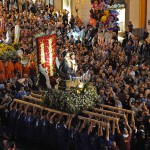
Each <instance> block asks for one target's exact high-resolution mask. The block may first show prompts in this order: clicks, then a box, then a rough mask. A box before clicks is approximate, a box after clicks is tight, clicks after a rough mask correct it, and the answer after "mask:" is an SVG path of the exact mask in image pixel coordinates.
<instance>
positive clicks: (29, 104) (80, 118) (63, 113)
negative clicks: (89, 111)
mask: <svg viewBox="0 0 150 150" xmlns="http://www.w3.org/2000/svg"><path fill="white" fill-rule="evenodd" d="M13 102H15V103H20V104H24V105H28V106H33V107H36V108H39V109H42V110H47V111H48V112H53V113H57V114H61V115H66V116H70V114H68V113H65V112H61V111H58V110H54V109H50V108H45V107H43V106H40V105H37V104H33V103H30V102H26V101H22V100H19V99H14V101H13ZM74 116H75V115H72V117H74ZM78 119H79V120H86V121H88V122H93V123H96V124H98V125H101V126H103V127H107V126H108V125H109V123H106V122H102V121H98V120H95V119H91V118H87V117H82V116H78Z"/></svg>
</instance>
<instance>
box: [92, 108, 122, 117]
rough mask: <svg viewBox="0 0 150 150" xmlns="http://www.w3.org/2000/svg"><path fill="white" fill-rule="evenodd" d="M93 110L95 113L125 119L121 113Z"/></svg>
mask: <svg viewBox="0 0 150 150" xmlns="http://www.w3.org/2000/svg"><path fill="white" fill-rule="evenodd" d="M93 110H94V111H95V112H100V113H105V114H108V115H112V116H114V117H117V118H120V117H123V118H124V115H123V114H119V113H116V112H112V111H108V110H103V109H99V108H93Z"/></svg>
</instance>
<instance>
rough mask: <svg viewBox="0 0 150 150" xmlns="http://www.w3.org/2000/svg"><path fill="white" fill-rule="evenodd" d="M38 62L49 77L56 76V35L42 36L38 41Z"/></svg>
mask: <svg viewBox="0 0 150 150" xmlns="http://www.w3.org/2000/svg"><path fill="white" fill-rule="evenodd" d="M36 42H37V61H38V65H40V64H41V65H42V67H43V68H44V69H46V70H47V72H48V74H49V76H50V77H51V76H54V73H55V70H56V63H55V61H56V35H55V34H53V35H48V36H42V37H39V38H37V39H36Z"/></svg>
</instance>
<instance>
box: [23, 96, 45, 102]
mask: <svg viewBox="0 0 150 150" xmlns="http://www.w3.org/2000/svg"><path fill="white" fill-rule="evenodd" d="M24 99H28V100H32V101H36V102H40V103H43V100H42V99H39V98H35V97H32V96H26V95H24Z"/></svg>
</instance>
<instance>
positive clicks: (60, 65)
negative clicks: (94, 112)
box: [37, 35, 98, 114]
mask: <svg viewBox="0 0 150 150" xmlns="http://www.w3.org/2000/svg"><path fill="white" fill-rule="evenodd" d="M55 43H56V35H48V36H41V37H39V38H37V56H38V59H37V60H38V61H37V62H38V70H39V76H38V77H39V80H38V85H39V86H41V87H42V89H43V100H44V101H43V105H44V106H46V107H48V108H53V109H56V110H61V111H63V112H68V113H71V114H78V113H80V112H81V111H83V110H88V109H90V108H92V107H94V106H96V104H97V100H98V95H97V93H96V89H95V88H94V87H93V86H91V85H90V82H89V73H88V72H86V73H85V74H84V75H83V76H81V77H77V76H76V74H75V72H76V70H77V64H76V62H75V60H73V58H74V57H71V56H72V55H74V54H69V53H68V52H63V56H64V57H63V60H62V61H61V62H59V59H58V58H57V57H56V44H55ZM54 80H55V81H56V82H55V83H54Z"/></svg>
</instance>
